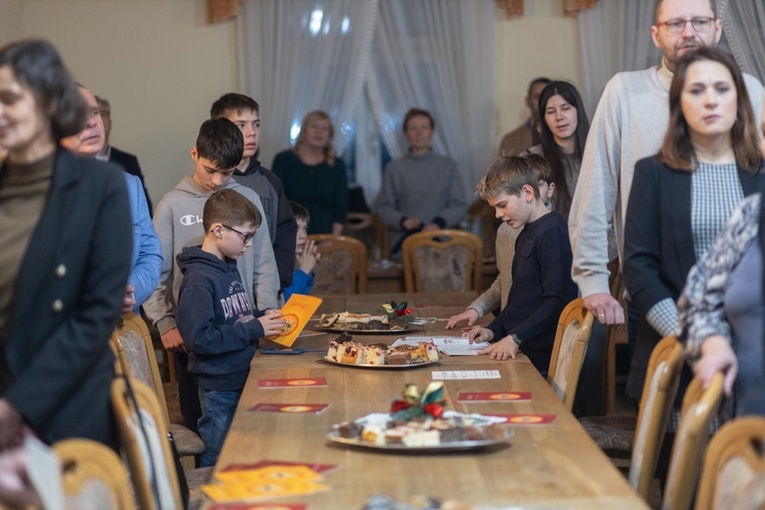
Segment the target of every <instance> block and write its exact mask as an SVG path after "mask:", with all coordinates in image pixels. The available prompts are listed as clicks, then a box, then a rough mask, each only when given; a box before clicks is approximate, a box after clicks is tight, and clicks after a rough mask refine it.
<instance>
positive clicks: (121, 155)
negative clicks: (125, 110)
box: [95, 96, 154, 217]
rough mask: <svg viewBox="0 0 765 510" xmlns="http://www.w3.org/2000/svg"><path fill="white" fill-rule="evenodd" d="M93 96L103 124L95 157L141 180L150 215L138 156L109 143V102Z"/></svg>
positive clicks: (110, 115) (147, 191)
mask: <svg viewBox="0 0 765 510" xmlns="http://www.w3.org/2000/svg"><path fill="white" fill-rule="evenodd" d="M95 98H96V102H97V103H98V111H99V112H100V113H101V121H102V122H103V124H104V146H103V147H102V148H101V150H100V151H99V152H98V154H97V155H96V159H98V160H100V161H110V162H112V163H117V164H118V165H119V166H121V167H122V169H123V170H125V171H126V172H127V173H129V174H130V175H135V176H136V177H138V179H140V180H141V188H143V193H144V196H145V197H146V207H147V209H148V210H149V216H150V217H151V213H152V211H153V210H154V209H153V208H152V207H151V198H150V197H149V190H147V189H146V184H145V183H144V182H143V173H141V165H139V164H138V158H137V157H135V156H134V155H133V154H130V153H129V152H123V151H121V150H119V149H118V148H116V147H112V146H111V145H110V144H109V135H110V134H111V132H112V107H111V105H110V104H109V100H108V99H104V98H103V97H98V96H95Z"/></svg>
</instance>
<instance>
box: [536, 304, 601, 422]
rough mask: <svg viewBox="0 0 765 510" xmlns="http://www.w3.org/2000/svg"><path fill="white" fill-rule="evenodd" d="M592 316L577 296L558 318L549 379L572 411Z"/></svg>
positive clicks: (554, 389)
mask: <svg viewBox="0 0 765 510" xmlns="http://www.w3.org/2000/svg"><path fill="white" fill-rule="evenodd" d="M593 319H594V317H593V315H592V313H590V312H588V311H587V309H586V308H585V307H584V302H583V301H582V298H577V299H575V300H573V301H572V302H570V303H569V304H568V305H566V308H564V309H563V312H561V314H560V319H559V320H558V330H557V331H556V333H555V344H553V351H552V357H551V358H550V370H549V371H548V373H547V381H548V382H549V383H550V386H552V388H553V391H555V393H557V394H558V396H559V397H560V399H561V400H562V401H563V403H564V404H566V407H567V408H568V410H569V411H570V410H571V408H572V407H573V406H574V396H575V395H576V387H577V386H578V385H579V373H580V372H581V370H582V363H583V362H584V355H585V353H586V352H587V343H588V342H589V341H590V334H591V333H592V321H593Z"/></svg>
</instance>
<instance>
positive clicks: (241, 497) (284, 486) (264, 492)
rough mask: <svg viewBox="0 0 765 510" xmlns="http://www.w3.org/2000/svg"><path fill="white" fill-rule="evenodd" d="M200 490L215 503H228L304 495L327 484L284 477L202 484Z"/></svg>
mask: <svg viewBox="0 0 765 510" xmlns="http://www.w3.org/2000/svg"><path fill="white" fill-rule="evenodd" d="M202 490H203V491H204V493H205V494H207V496H209V497H210V498H211V499H212V500H213V501H215V502H217V503H229V502H233V501H260V500H266V499H271V498H283V497H288V496H305V495H308V494H314V493H316V492H323V491H326V490H329V486H328V485H323V484H319V483H314V482H310V481H302V480H297V479H286V480H273V481H268V482H266V481H261V482H259V483H254V484H229V485H203V486H202Z"/></svg>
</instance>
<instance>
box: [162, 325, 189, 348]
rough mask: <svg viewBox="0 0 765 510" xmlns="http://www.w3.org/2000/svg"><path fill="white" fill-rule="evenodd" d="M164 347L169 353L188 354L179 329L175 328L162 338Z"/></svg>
mask: <svg viewBox="0 0 765 510" xmlns="http://www.w3.org/2000/svg"><path fill="white" fill-rule="evenodd" d="M161 339H162V345H164V346H165V349H167V350H168V352H186V345H185V344H184V343H183V338H181V333H180V331H178V328H173V329H171V330H170V331H168V332H167V333H165V334H164V335H162V337H161Z"/></svg>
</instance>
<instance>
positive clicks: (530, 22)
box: [494, 0, 582, 145]
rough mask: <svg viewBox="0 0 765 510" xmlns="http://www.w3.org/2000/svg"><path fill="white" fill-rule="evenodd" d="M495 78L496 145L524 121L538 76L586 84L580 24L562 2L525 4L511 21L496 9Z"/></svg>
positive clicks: (530, 1)
mask: <svg viewBox="0 0 765 510" xmlns="http://www.w3.org/2000/svg"><path fill="white" fill-rule="evenodd" d="M497 13H498V16H497V22H496V25H495V27H496V28H495V41H496V48H495V54H496V61H497V65H496V67H495V69H494V73H495V76H494V80H495V84H496V90H495V97H496V105H497V109H496V111H497V118H496V128H497V144H498V145H499V139H500V138H501V136H502V135H503V134H504V133H506V132H508V131H510V130H512V129H514V128H515V127H516V126H518V125H519V124H520V123H522V122H524V121H525V120H526V119H527V118H528V116H529V114H530V112H529V110H528V108H526V106H525V104H524V98H525V97H526V91H527V89H528V84H529V81H531V80H532V79H533V78H535V77H537V76H547V77H549V78H552V79H561V80H568V81H571V82H572V83H574V85H576V86H577V88H579V87H580V85H581V81H582V80H581V78H582V77H581V71H580V69H581V56H580V53H579V22H578V20H577V18H576V16H565V15H564V13H563V0H526V1H525V2H524V14H523V16H522V17H520V18H513V19H507V17H506V16H504V15H503V14H502V13H501V11H500V10H497Z"/></svg>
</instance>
